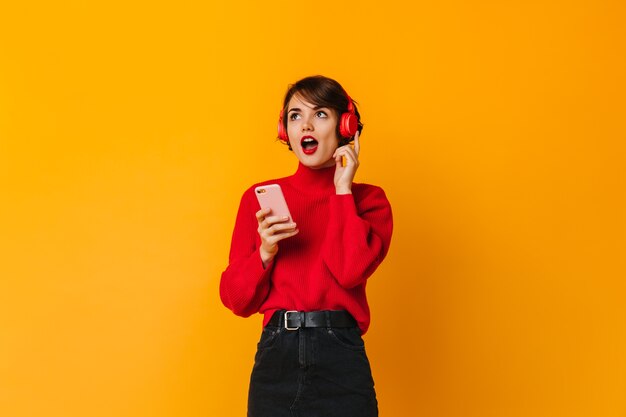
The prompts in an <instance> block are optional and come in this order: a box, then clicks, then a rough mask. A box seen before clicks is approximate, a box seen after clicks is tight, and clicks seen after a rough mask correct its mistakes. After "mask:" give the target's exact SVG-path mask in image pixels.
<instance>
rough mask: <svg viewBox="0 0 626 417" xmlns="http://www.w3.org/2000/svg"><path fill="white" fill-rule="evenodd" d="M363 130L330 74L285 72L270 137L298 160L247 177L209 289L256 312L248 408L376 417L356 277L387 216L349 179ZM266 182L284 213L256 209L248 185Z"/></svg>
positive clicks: (376, 255) (262, 415)
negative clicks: (287, 79) (287, 81)
mask: <svg viewBox="0 0 626 417" xmlns="http://www.w3.org/2000/svg"><path fill="white" fill-rule="evenodd" d="M362 128H363V125H362V124H361V122H360V115H359V112H358V110H357V109H356V106H355V104H354V102H353V101H352V99H350V97H349V96H348V95H347V93H346V92H345V90H343V88H342V87H341V85H340V84H339V83H337V82H336V81H335V80H332V79H330V78H326V77H322V76H314V77H307V78H304V79H302V80H300V81H298V82H296V83H295V84H293V85H291V86H290V88H289V89H288V91H287V93H286V95H285V99H284V102H283V108H282V110H281V113H280V119H279V138H280V139H281V141H283V142H285V143H286V144H287V145H288V146H289V149H290V150H292V151H293V152H294V154H295V155H296V157H297V158H298V161H299V163H298V169H297V171H296V173H295V174H294V175H291V176H289V177H285V178H279V179H275V180H271V181H265V182H262V183H258V184H255V185H253V186H251V187H250V188H249V189H248V190H246V191H245V193H244V194H243V197H242V199H241V204H240V206H239V212H238V214H237V220H236V224H235V229H234V232H233V238H232V243H231V250H230V258H229V260H230V263H229V265H228V267H227V268H226V270H225V271H224V272H223V274H222V279H221V282H220V296H221V299H222V302H223V303H224V305H225V306H226V307H228V308H229V309H231V310H232V311H233V312H234V313H235V314H237V315H239V316H243V317H248V316H250V315H252V314H254V313H257V312H260V313H261V314H264V320H263V326H264V328H263V332H262V334H261V339H260V341H259V344H258V350H257V354H256V357H255V364H254V368H253V370H252V376H251V379H250V390H249V396H248V416H249V417H281V416H289V417H294V416H299V417H309V416H311V417H312V416H319V417H332V416H341V417H350V416H359V417H368V416H377V415H378V407H377V401H376V394H375V391H374V381H373V379H372V375H371V370H370V365H369V361H368V359H367V355H366V353H365V348H364V344H363V339H362V338H361V335H362V334H364V333H365V332H366V331H367V329H368V326H369V323H370V312H369V307H368V304H367V298H366V294H365V285H366V282H367V279H368V277H369V276H370V275H372V273H373V272H374V271H375V270H376V268H377V267H378V265H379V264H380V262H381V261H382V260H383V259H384V257H385V255H386V254H387V251H388V249H389V243H390V241H391V234H392V226H393V225H392V215H391V206H390V205H389V201H388V200H387V198H386V196H385V193H384V192H383V190H382V189H381V188H379V187H376V186H373V185H368V184H358V183H354V182H353V179H354V175H355V173H356V170H357V168H358V166H359V149H360V144H359V135H360V132H361V130H362ZM352 141H354V148H352V146H350V143H351V142H352ZM344 160H345V164H344V162H343V161H344ZM269 183H277V184H279V185H280V186H281V188H282V190H283V193H284V195H285V199H286V201H287V204H288V206H289V210H290V213H291V216H292V218H293V221H291V220H290V219H288V218H281V217H278V216H273V215H272V213H271V212H270V210H269V209H265V210H259V204H258V202H257V200H256V197H255V195H254V188H255V187H256V186H259V185H265V184H269ZM296 222H297V223H296Z"/></svg>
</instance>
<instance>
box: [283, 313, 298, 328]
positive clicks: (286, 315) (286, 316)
mask: <svg viewBox="0 0 626 417" xmlns="http://www.w3.org/2000/svg"><path fill="white" fill-rule="evenodd" d="M297 312H298V311H297V310H289V311H285V323H284V325H285V329H287V330H298V329H299V328H300V326H298V327H289V326H288V325H287V320H289V318H288V316H289V313H297Z"/></svg>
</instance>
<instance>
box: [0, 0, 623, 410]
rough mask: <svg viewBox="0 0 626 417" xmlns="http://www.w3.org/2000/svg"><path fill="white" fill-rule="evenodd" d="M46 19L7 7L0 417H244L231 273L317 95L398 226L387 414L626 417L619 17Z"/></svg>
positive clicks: (256, 5)
mask: <svg viewBox="0 0 626 417" xmlns="http://www.w3.org/2000/svg"><path fill="white" fill-rule="evenodd" d="M46 3H47V4H43V3H42V4H34V3H30V2H17V1H16V2H13V4H12V5H3V6H1V7H0V192H1V194H0V196H1V199H2V200H1V204H0V259H1V261H0V415H2V416H7V417H32V416H36V417H39V416H47V417H56V416H59V417H61V416H62V417H79V416H80V417H83V416H89V417H110V416H116V417H137V416H140V417H143V416H150V417H162V416H172V417H173V416H186V417H192V416H198V417H200V416H220V417H229V416H233V417H234V416H242V415H244V414H245V400H246V393H247V383H248V377H249V373H250V370H251V366H252V361H253V356H254V350H255V345H256V342H257V340H258V337H259V333H260V323H261V321H260V317H253V318H250V319H245V320H244V319H241V318H238V317H235V316H234V315H233V314H231V313H230V312H229V311H228V310H226V309H225V308H224V307H223V306H222V305H221V303H220V301H219V296H218V283H219V278H220V273H221V271H222V270H223V269H224V268H225V266H226V262H227V254H228V248H229V243H230V234H231V231H232V226H233V224H234V218H235V213H236V209H237V205H238V202H239V197H240V195H241V193H242V192H243V190H244V189H245V188H247V187H248V186H249V185H251V184H252V183H253V182H256V181H260V180H264V179H268V178H272V177H277V176H283V175H289V174H290V173H292V172H293V171H294V170H295V167H296V160H295V158H294V156H293V155H292V154H290V153H289V152H288V151H287V150H286V149H284V148H283V147H282V146H280V145H279V144H277V143H276V142H275V141H274V138H275V128H276V117H277V115H278V110H279V107H280V101H281V98H282V95H283V94H284V91H285V89H286V87H287V84H288V83H290V82H293V81H295V80H297V79H298V78H301V77H303V76H306V75H311V74H318V73H319V74H324V75H328V76H331V77H333V78H336V79H338V80H339V81H340V82H342V83H343V84H344V86H345V87H346V89H347V90H348V91H349V92H350V94H351V95H352V96H353V97H354V98H355V99H356V100H357V101H358V102H359V103H360V106H361V110H362V114H363V119H364V122H365V125H366V128H365V131H364V134H363V137H362V145H363V146H362V157H361V161H362V163H361V168H360V169H359V171H358V174H357V177H358V178H357V180H358V181H361V182H371V183H375V184H378V185H381V186H382V187H383V188H384V189H385V190H386V191H387V194H388V197H389V199H390V200H391V202H392V205H393V208H394V214H395V235H394V240H393V242H392V247H391V251H390V254H389V256H388V258H387V260H386V261H385V263H384V264H383V265H382V266H381V268H380V269H379V271H378V272H377V273H376V274H375V275H374V277H372V279H371V282H370V285H369V287H368V289H369V296H370V301H371V307H372V311H373V320H372V327H371V331H370V332H369V333H368V334H367V335H366V343H367V345H368V352H369V355H370V359H371V361H372V366H373V371H374V376H375V378H376V381H377V389H378V395H379V402H380V409H381V415H383V416H428V417H430V416H436V417H471V416H476V417H485V416H494V417H502V416H507V417H508V416H529V417H531V416H532V417H539V416H546V417H555V416H567V417H576V416H581V417H582V416H585V417H588V416H593V417H624V416H625V415H626V395H625V393H626V359H625V358H626V356H625V355H624V353H625V352H626V305H625V304H626V303H625V302H624V300H625V299H626V285H625V283H624V277H625V276H626V224H625V223H626V221H625V220H626V219H625V213H626V198H625V193H624V190H625V189H626V172H625V171H626V170H625V168H624V159H625V156H626V153H625V150H626V149H625V148H626V146H625V144H624V140H625V139H626V122H625V120H626V118H625V116H626V111H625V110H626V106H625V103H626V101H625V100H624V97H626V88H625V82H624V74H626V45H625V44H626V34H625V31H624V20H625V18H626V13H625V6H624V3H623V2H621V1H608V0H604V1H602V0H598V1H553V2H544V1H530V2H528V1H517V2H491V1H474V2H463V1H454V0H452V1H444V2H423V3H421V4H420V3H415V2H409V1H406V2H398V1H388V2H383V3H382V4H380V3H378V2H372V3H370V4H369V5H364V4H363V2H357V1H346V2H339V3H340V4H337V2H323V1H322V2H308V3H299V2H283V1H274V2H252V1H251V2H249V3H248V4H230V3H227V2H221V3H218V2H201V1H197V2H185V1H182V2H172V4H170V5H165V4H163V3H159V4H155V3H154V2H131V3H134V5H128V4H127V2H121V1H117V2H113V3H112V2H97V4H96V3H94V2H78V1H71V2H46ZM57 3H62V4H57Z"/></svg>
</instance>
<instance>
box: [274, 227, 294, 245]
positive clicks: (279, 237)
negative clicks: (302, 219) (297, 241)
mask: <svg viewBox="0 0 626 417" xmlns="http://www.w3.org/2000/svg"><path fill="white" fill-rule="evenodd" d="M299 232H300V229H296V230H294V231H291V232H287V233H280V234H276V235H272V236H270V237H268V238H267V243H269V244H271V245H274V244H276V243H278V242H280V241H281V240H283V239H287V238H288V237H291V236H295V235H297V234H298V233H299Z"/></svg>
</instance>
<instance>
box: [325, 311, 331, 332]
mask: <svg viewBox="0 0 626 417" xmlns="http://www.w3.org/2000/svg"><path fill="white" fill-rule="evenodd" d="M324 314H325V316H326V328H327V329H328V330H330V311H328V310H326V311H324Z"/></svg>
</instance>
